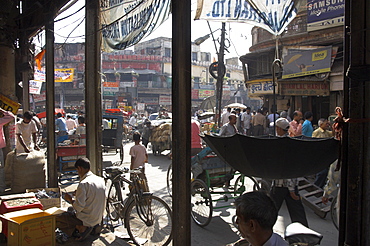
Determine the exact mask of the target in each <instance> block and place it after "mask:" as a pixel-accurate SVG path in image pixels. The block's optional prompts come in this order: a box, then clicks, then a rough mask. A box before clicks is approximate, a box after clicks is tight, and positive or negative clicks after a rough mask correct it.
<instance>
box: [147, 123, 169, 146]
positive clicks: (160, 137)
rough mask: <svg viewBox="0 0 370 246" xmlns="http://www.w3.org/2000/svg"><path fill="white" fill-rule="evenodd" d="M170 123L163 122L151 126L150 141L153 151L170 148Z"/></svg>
mask: <svg viewBox="0 0 370 246" xmlns="http://www.w3.org/2000/svg"><path fill="white" fill-rule="evenodd" d="M171 138H172V124H171V123H164V124H161V125H159V126H157V127H153V129H152V134H151V136H150V139H149V140H150V142H151V143H152V148H153V150H154V151H159V152H162V151H163V150H170V149H171Z"/></svg>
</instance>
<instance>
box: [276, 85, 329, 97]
mask: <svg viewBox="0 0 370 246" xmlns="http://www.w3.org/2000/svg"><path fill="white" fill-rule="evenodd" d="M279 90H280V91H279V94H280V95H284V96H328V95H329V93H330V91H329V84H328V83H324V82H279Z"/></svg>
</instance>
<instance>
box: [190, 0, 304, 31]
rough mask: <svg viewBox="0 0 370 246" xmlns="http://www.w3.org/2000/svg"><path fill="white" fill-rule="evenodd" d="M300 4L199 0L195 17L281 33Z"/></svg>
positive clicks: (273, 0)
mask: <svg viewBox="0 0 370 246" xmlns="http://www.w3.org/2000/svg"><path fill="white" fill-rule="evenodd" d="M300 4H301V1H294V0H280V1H276V0H248V1H247V0H234V1H231V0H228V1H225V0H198V6H197V11H196V14H195V19H196V20H198V19H202V20H208V21H222V22H244V23H249V24H252V25H254V26H259V27H261V28H263V29H266V30H267V31H269V32H270V33H272V34H275V35H279V34H281V33H282V32H283V31H284V29H285V27H286V26H287V25H288V24H289V23H290V22H291V21H292V20H293V19H294V17H295V16H296V15H297V12H298V9H299V6H300Z"/></svg>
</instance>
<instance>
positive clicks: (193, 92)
mask: <svg viewBox="0 0 370 246" xmlns="http://www.w3.org/2000/svg"><path fill="white" fill-rule="evenodd" d="M198 93H199V91H198V90H191V99H199V96H198Z"/></svg>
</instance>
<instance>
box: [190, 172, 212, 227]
mask: <svg viewBox="0 0 370 246" xmlns="http://www.w3.org/2000/svg"><path fill="white" fill-rule="evenodd" d="M190 192H191V217H192V218H193V220H194V222H195V223H196V224H197V225H199V226H201V227H203V226H206V225H208V224H209V222H211V219H212V210H213V205H212V198H211V193H210V192H209V188H208V186H207V185H206V183H204V181H203V180H200V179H195V180H193V181H192V182H191V189H190Z"/></svg>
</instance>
